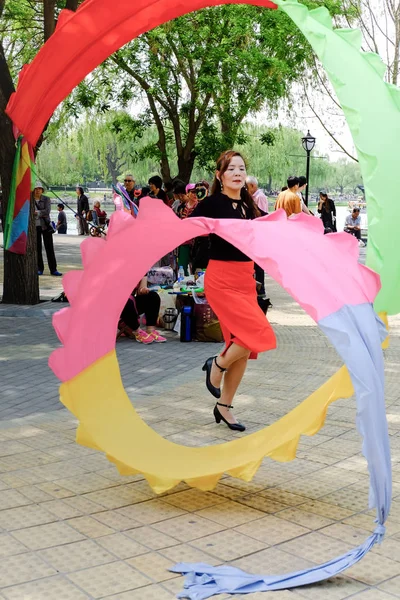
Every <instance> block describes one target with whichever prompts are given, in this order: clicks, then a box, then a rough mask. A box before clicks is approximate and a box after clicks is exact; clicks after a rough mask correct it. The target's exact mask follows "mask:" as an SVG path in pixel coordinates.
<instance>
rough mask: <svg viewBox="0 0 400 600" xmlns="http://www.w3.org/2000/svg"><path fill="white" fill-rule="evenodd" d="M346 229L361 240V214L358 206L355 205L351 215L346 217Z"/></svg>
mask: <svg viewBox="0 0 400 600" xmlns="http://www.w3.org/2000/svg"><path fill="white" fill-rule="evenodd" d="M344 231H345V232H346V233H350V234H351V235H354V236H355V237H356V238H357V239H358V240H361V216H360V209H359V208H358V207H354V208H353V212H352V213H351V215H348V216H347V217H346V221H345V224H344Z"/></svg>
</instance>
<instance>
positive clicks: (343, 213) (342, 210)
mask: <svg viewBox="0 0 400 600" xmlns="http://www.w3.org/2000/svg"><path fill="white" fill-rule="evenodd" d="M271 204H272V203H270V205H271ZM71 206H72V208H74V205H73V204H72V202H71ZM101 207H102V209H103V210H105V211H106V212H107V214H108V216H110V215H111V214H112V213H113V212H114V204H111V203H107V204H104V203H102V206H101ZM310 208H311V210H312V211H313V212H316V207H315V206H310ZM65 214H66V215H67V221H68V235H77V233H78V231H77V222H76V218H75V217H74V213H73V212H72V211H71V210H69V209H68V208H65ZM349 214H350V213H349V211H348V208H347V206H337V207H336V218H337V230H338V231H343V227H344V223H345V220H346V217H347V216H348V215H349ZM51 218H52V220H53V221H54V222H55V223H56V222H57V210H52V211H51ZM316 218H317V217H316ZM361 225H362V228H363V229H367V227H368V218H367V215H366V214H361Z"/></svg>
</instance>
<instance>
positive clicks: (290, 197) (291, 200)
mask: <svg viewBox="0 0 400 600" xmlns="http://www.w3.org/2000/svg"><path fill="white" fill-rule="evenodd" d="M287 185H288V189H287V190H286V191H284V192H281V193H280V194H279V196H278V198H277V199H276V202H275V210H278V209H279V208H283V210H284V211H285V212H286V214H287V216H288V217H290V215H293V214H298V213H301V202H300V198H299V197H298V195H297V192H298V189H299V179H298V177H289V178H288V180H287Z"/></svg>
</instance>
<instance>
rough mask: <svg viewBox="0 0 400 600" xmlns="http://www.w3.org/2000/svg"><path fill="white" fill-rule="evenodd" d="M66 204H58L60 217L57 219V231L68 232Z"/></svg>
mask: <svg viewBox="0 0 400 600" xmlns="http://www.w3.org/2000/svg"><path fill="white" fill-rule="evenodd" d="M64 208H65V206H64V204H61V203H60V204H57V209H58V219H57V225H56V229H57V233H67V227H68V225H67V215H66V214H65V212H64Z"/></svg>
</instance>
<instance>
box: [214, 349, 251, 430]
mask: <svg viewBox="0 0 400 600" xmlns="http://www.w3.org/2000/svg"><path fill="white" fill-rule="evenodd" d="M248 358H249V357H248V356H243V357H242V358H239V359H238V360H237V361H235V362H234V363H233V364H232V365H231V366H230V367H229V369H228V371H227V372H226V374H225V377H224V385H223V388H222V394H221V399H220V400H219V402H220V403H221V404H227V405H228V406H230V405H231V404H232V402H233V398H234V397H235V394H236V392H237V389H238V387H239V385H240V382H241V381H242V378H243V375H244V373H245V371H246V367H247V361H248ZM217 360H218V359H217ZM218 364H219V361H218ZM218 411H219V413H220V414H221V415H222V416H223V417H224V418H225V419H226V420H227V421H228V423H237V421H236V419H235V417H234V416H233V414H232V413H231V411H230V409H229V408H226V407H225V406H218Z"/></svg>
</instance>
